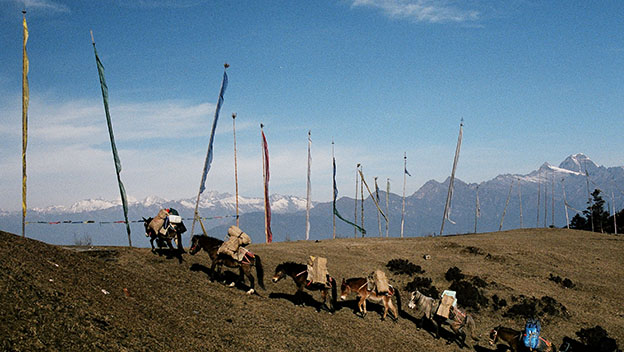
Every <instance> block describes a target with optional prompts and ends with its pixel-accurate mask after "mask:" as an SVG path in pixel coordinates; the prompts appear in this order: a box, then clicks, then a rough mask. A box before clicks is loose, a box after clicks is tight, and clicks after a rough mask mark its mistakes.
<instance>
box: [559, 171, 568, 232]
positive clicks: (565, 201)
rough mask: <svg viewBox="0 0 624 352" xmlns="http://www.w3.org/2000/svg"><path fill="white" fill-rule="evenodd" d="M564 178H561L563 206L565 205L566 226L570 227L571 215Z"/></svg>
mask: <svg viewBox="0 0 624 352" xmlns="http://www.w3.org/2000/svg"><path fill="white" fill-rule="evenodd" d="M563 182H564V179H563V178H562V179H561V188H562V189H563V206H564V207H565V215H566V227H567V228H568V230H569V229H570V216H569V215H568V200H567V199H566V193H565V184H564V183H563Z"/></svg>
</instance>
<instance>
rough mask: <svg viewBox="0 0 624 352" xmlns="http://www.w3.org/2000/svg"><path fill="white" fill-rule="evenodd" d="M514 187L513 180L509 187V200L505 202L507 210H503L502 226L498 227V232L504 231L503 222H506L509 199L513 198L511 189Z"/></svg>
mask: <svg viewBox="0 0 624 352" xmlns="http://www.w3.org/2000/svg"><path fill="white" fill-rule="evenodd" d="M512 187H513V180H511V184H510V185H509V193H507V200H506V201H505V208H504V209H503V215H501V221H500V226H499V227H498V231H502V230H503V221H504V220H505V213H506V212H507V205H509V198H511V188H512Z"/></svg>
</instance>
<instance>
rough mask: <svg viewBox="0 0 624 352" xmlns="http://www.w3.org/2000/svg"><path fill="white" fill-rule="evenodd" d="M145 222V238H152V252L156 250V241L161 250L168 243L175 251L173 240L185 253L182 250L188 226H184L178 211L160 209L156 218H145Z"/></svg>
mask: <svg viewBox="0 0 624 352" xmlns="http://www.w3.org/2000/svg"><path fill="white" fill-rule="evenodd" d="M143 222H144V225H145V237H150V244H151V245H152V251H154V250H155V248H154V241H156V243H157V244H158V247H159V248H162V247H164V245H165V243H166V244H167V246H169V248H171V249H173V245H172V244H171V240H172V239H174V240H175V241H176V242H177V244H178V249H179V250H180V251H184V249H183V248H182V234H183V233H184V232H186V226H184V222H182V218H181V217H180V214H179V213H178V211H177V210H175V209H173V208H167V209H160V211H158V214H156V217H154V218H151V217H150V218H147V219H146V218H143Z"/></svg>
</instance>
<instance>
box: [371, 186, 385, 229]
mask: <svg viewBox="0 0 624 352" xmlns="http://www.w3.org/2000/svg"><path fill="white" fill-rule="evenodd" d="M377 178H378V177H377V176H375V177H374V179H375V199H376V200H377V203H379V185H377ZM386 220H387V218H386ZM377 226H379V237H383V236H382V234H381V216H379V213H377Z"/></svg>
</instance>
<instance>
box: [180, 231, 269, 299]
mask: <svg viewBox="0 0 624 352" xmlns="http://www.w3.org/2000/svg"><path fill="white" fill-rule="evenodd" d="M221 244H223V241H222V240H220V239H217V238H214V237H210V236H204V235H194V236H193V237H192V238H191V249H190V251H189V253H190V254H191V255H195V253H197V252H199V251H200V250H202V249H203V250H204V251H206V252H207V253H208V255H209V256H210V260H211V261H212V265H211V267H210V272H211V273H212V274H211V278H213V279H214V275H215V267H217V266H218V270H217V272H218V273H220V272H221V268H222V266H223V265H225V266H227V267H228V268H239V277H240V279H241V281H243V282H244V280H245V278H244V276H243V275H245V276H246V277H247V278H248V279H249V283H250V285H249V287H250V289H249V291H247V293H249V294H252V293H254V292H255V287H254V281H255V280H254V277H253V275H252V274H251V267H252V266H255V267H256V276H257V277H258V285H260V287H261V288H262V289H264V269H263V268H262V261H261V259H260V256H259V255H257V254H253V253H252V252H248V253H247V254H246V255H245V257H244V258H243V260H242V261H240V262H239V261H236V260H235V259H234V258H232V257H230V256H229V255H225V254H217V251H218V250H219V247H220V246H221Z"/></svg>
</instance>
